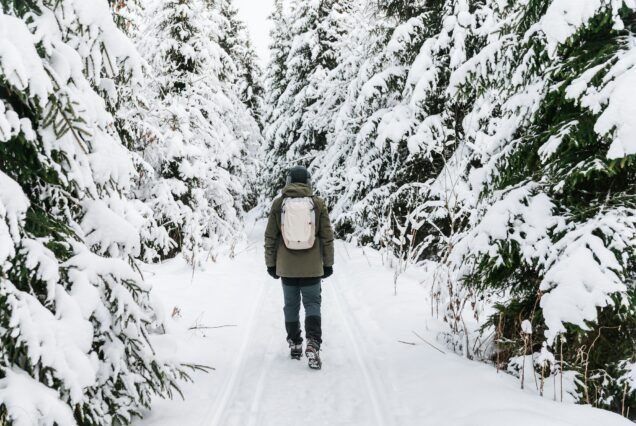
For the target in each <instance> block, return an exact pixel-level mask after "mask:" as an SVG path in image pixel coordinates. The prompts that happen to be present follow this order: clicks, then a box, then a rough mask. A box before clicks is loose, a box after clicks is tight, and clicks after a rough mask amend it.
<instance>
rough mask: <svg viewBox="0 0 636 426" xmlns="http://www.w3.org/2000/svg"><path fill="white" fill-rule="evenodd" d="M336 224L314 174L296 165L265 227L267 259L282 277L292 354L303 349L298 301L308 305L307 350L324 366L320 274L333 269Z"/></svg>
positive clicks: (276, 275) (269, 269)
mask: <svg viewBox="0 0 636 426" xmlns="http://www.w3.org/2000/svg"><path fill="white" fill-rule="evenodd" d="M333 258H334V244H333V230H332V228H331V223H330V221H329V215H328V213H327V208H326V206H325V202H324V201H323V200H322V199H320V198H319V197H317V196H315V195H313V191H312V188H311V176H310V175H309V172H308V171H307V169H306V168H305V167H302V166H296V167H293V168H291V169H290V170H289V172H288V174H287V185H286V186H285V188H283V191H282V195H281V196H280V197H278V198H276V199H275V200H274V202H273V204H272V208H271V210H270V213H269V220H268V222H267V229H266V230H265V263H266V264H267V272H268V273H269V274H270V275H271V276H272V278H274V279H278V278H282V281H283V295H284V299H285V307H284V309H283V311H284V313H285V328H286V330H287V342H288V343H289V347H290V350H291V357H292V358H293V359H300V358H301V357H302V353H303V346H302V344H303V339H302V337H301V329H300V302H301V296H302V303H303V306H304V308H305V335H306V337H307V347H306V349H305V355H306V356H307V359H308V361H309V367H311V368H314V369H320V368H321V367H322V363H321V361H320V354H319V351H320V345H321V343H322V320H321V316H320V303H321V294H320V293H321V280H322V279H323V278H327V277H329V276H330V275H331V274H333Z"/></svg>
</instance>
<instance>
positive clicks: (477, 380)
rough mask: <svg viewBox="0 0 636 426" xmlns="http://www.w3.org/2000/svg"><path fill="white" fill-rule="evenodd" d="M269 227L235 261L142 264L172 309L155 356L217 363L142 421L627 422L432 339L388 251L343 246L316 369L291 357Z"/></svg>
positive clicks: (416, 285) (226, 425) (412, 283)
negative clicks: (270, 260) (265, 238)
mask: <svg viewBox="0 0 636 426" xmlns="http://www.w3.org/2000/svg"><path fill="white" fill-rule="evenodd" d="M252 223H253V222H252ZM263 227H264V224H263V223H262V222H258V223H256V224H255V225H254V224H251V225H248V228H247V232H248V234H249V239H248V241H246V242H244V243H242V244H241V245H240V246H238V247H237V248H236V250H235V254H236V256H235V257H234V258H229V257H227V256H223V257H221V258H219V260H218V261H217V263H208V264H206V265H205V266H204V267H203V269H200V270H194V271H193V270H192V268H191V267H189V266H188V265H187V264H186V263H185V262H184V261H183V260H182V259H175V260H171V261H168V262H165V263H163V264H161V265H152V266H151V265H147V266H145V267H144V268H143V269H144V275H145V276H146V277H147V279H148V280H149V281H150V282H151V283H152V284H153V286H154V290H153V298H156V299H161V302H157V304H158V305H162V306H163V315H164V316H165V317H166V329H167V331H168V333H167V334H166V335H163V336H155V337H153V345H154V347H155V349H156V350H157V351H158V353H159V356H160V357H162V358H164V359H169V360H171V361H176V360H180V361H182V362H194V363H201V364H205V365H208V366H211V367H214V368H215V369H216V370H215V371H212V372H210V373H208V374H204V373H200V374H199V373H197V374H195V375H194V379H195V381H194V383H191V384H187V385H185V386H184V387H183V390H184V395H185V400H174V401H164V400H157V401H155V403H154V404H153V408H152V411H151V412H149V413H147V414H148V415H147V417H146V418H145V419H143V420H140V421H138V422H136V423H135V424H136V425H137V426H144V425H153V426H173V425H179V426H189V425H200V424H209V425H223V426H232V425H255V424H259V425H276V426H285V425H296V424H299V423H302V424H305V425H308V426H314V425H396V426H397V425H400V426H408V425H423V424H427V425H446V426H468V425H484V424H488V425H490V426H499V425H501V426H504V425H505V426H509V425H512V424H514V425H515V426H525V425H527V426H535V425H538V424H541V425H547V426H569V425H577V426H586V425H589V426H597V425H604V426H619V425H625V426H627V425H629V424H631V423H630V422H629V421H627V420H625V419H623V418H621V417H620V416H618V415H616V414H613V413H610V412H606V411H602V410H597V409H593V408H591V407H588V406H578V405H572V404H561V403H557V402H555V401H553V399H554V398H553V391H552V388H549V392H548V391H547V389H548V388H547V387H546V392H545V395H546V396H545V397H543V398H541V397H539V396H537V390H536V389H534V384H532V383H531V382H530V381H528V378H526V390H525V391H522V390H520V389H519V387H520V385H519V381H518V379H517V378H515V377H513V376H511V375H508V374H505V373H499V374H497V372H496V371H495V369H494V368H493V367H491V366H489V365H486V364H483V363H480V362H474V361H468V360H466V359H464V358H461V357H459V356H457V355H455V354H453V353H451V352H449V351H448V350H446V349H445V348H444V346H443V344H442V343H440V342H438V341H437V340H436V336H437V335H438V333H439V332H440V331H442V330H444V327H445V325H444V324H443V323H442V321H441V320H437V319H435V318H433V317H431V316H430V314H428V313H427V311H428V309H427V306H429V305H430V283H428V282H424V283H421V282H420V281H421V277H422V276H423V272H422V271H420V270H418V269H413V268H411V269H408V270H407V272H406V273H405V274H403V275H401V276H400V277H399V283H398V293H397V295H396V296H394V295H393V277H394V271H393V270H391V269H390V268H388V267H387V266H385V265H386V258H385V259H383V257H382V255H381V254H380V253H379V252H377V251H374V250H370V249H368V248H359V247H355V246H353V245H351V244H347V243H344V242H340V241H338V242H337V244H336V255H337V258H336V264H335V268H334V269H335V274H334V276H333V277H332V278H329V279H327V280H325V281H324V283H323V327H324V345H323V351H322V357H323V361H324V365H323V369H322V370H321V371H313V370H310V369H309V368H308V367H307V365H306V360H305V358H303V359H302V360H301V361H294V360H291V359H289V354H288V349H287V345H286V342H285V335H284V326H283V324H284V320H283V313H282V291H281V289H280V283H279V282H278V281H274V280H272V279H271V278H269V276H267V274H266V273H265V267H264V264H263V251H262V248H261V246H262V232H263ZM226 254H227V253H226ZM223 326H225V327H223ZM190 327H200V329H198V330H189V328H190ZM204 327H221V328H208V329H206V328H204ZM413 331H415V332H416V333H417V334H419V335H420V336H421V337H422V338H423V339H425V340H426V342H428V343H430V344H432V345H434V346H436V347H437V348H439V349H441V350H443V351H444V352H445V353H441V352H439V351H438V350H437V349H435V348H433V347H431V346H430V345H429V344H427V343H425V342H424V341H422V340H420V339H419V338H418V337H416V336H415V335H414V334H413ZM403 342H404V343H403ZM545 357H548V355H547V354H544V358H545ZM565 383H566V385H569V383H571V380H565ZM555 386H558V381H556V384H555ZM566 390H567V389H566ZM556 392H558V389H556Z"/></svg>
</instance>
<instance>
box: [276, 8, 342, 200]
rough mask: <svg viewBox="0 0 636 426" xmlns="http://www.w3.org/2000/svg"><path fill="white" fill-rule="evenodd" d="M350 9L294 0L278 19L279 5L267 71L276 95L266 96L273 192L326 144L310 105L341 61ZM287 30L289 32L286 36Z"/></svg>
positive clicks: (324, 134)
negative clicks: (296, 166)
mask: <svg viewBox="0 0 636 426" xmlns="http://www.w3.org/2000/svg"><path fill="white" fill-rule="evenodd" d="M349 8H350V5H349V2H347V1H334V0H321V1H315V2H305V1H295V2H294V3H293V4H292V9H291V13H290V16H289V17H280V18H279V16H281V15H282V4H279V5H278V6H277V11H276V12H275V18H274V19H275V22H274V23H275V25H276V26H277V28H276V29H275V33H274V34H273V40H274V46H273V49H272V50H273V53H272V66H271V67H272V68H273V70H272V73H271V74H270V76H268V84H269V85H268V90H271V91H273V92H274V94H273V95H272V96H271V98H269V99H267V101H268V108H269V110H270V111H271V112H270V113H269V114H268V121H267V126H266V130H265V135H266V140H267V144H268V150H267V152H268V157H267V158H266V159H265V163H266V167H267V168H268V170H267V172H266V175H267V177H266V184H265V186H266V187H267V188H268V190H269V194H268V195H274V194H275V192H276V191H277V190H279V189H280V188H281V187H282V184H283V182H284V175H285V173H284V171H285V170H286V169H287V168H288V167H289V166H290V165H293V164H305V165H309V163H310V162H311V160H312V159H314V158H316V156H318V155H319V154H320V152H321V150H323V149H324V148H325V147H326V143H327V141H326V133H325V132H324V129H316V128H314V127H313V126H312V123H313V122H314V120H313V119H312V118H311V117H310V116H311V112H309V108H310V106H311V105H312V104H314V103H315V102H316V101H317V99H318V94H317V90H318V86H319V85H320V84H321V83H322V81H323V80H324V78H325V76H326V74H327V73H328V72H329V71H330V70H332V69H333V68H335V66H336V65H337V63H336V58H337V57H338V53H337V52H336V48H337V46H338V43H339V42H340V39H341V38H342V37H343V36H344V34H345V33H346V32H347V29H348V26H347V25H346V24H345V19H344V16H346V12H347V11H348V10H349ZM281 18H282V19H281ZM288 25H289V26H288ZM285 31H288V32H289V33H290V35H289V36H287V35H284V32H285ZM277 32H278V33H280V35H279V34H277ZM286 37H289V41H288V42H286V41H285V38H286ZM287 46H289V47H287ZM286 49H289V50H288V51H286ZM281 53H286V57H284V58H283V57H281ZM282 61H284V64H283V63H282ZM283 70H284V73H283V74H280V72H281V71H283ZM271 101H275V102H274V103H270V102H271Z"/></svg>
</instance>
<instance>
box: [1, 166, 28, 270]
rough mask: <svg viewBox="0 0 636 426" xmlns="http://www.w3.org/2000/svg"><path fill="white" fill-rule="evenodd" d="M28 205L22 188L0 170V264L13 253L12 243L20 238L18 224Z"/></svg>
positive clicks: (22, 218)
mask: <svg viewBox="0 0 636 426" xmlns="http://www.w3.org/2000/svg"><path fill="white" fill-rule="evenodd" d="M28 207H29V200H28V199H27V197H26V195H24V192H22V188H20V185H18V184H17V183H16V182H15V181H14V180H13V179H11V178H10V177H9V176H7V175H6V174H4V173H3V172H2V171H0V219H4V220H0V265H2V264H3V263H4V262H6V260H7V259H8V258H10V257H11V256H13V255H14V254H15V247H14V243H15V242H17V241H19V239H20V229H19V225H20V223H21V222H22V221H23V220H24V217H25V215H26V210H27V208H28Z"/></svg>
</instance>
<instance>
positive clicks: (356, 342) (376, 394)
mask: <svg viewBox="0 0 636 426" xmlns="http://www.w3.org/2000/svg"><path fill="white" fill-rule="evenodd" d="M345 250H346V249H345V248H344V247H343V248H342V249H341V250H338V252H337V253H338V258H339V259H340V262H339V265H342V268H343V270H342V272H341V273H340V274H338V275H334V276H333V279H331V280H332V281H333V282H331V283H328V284H327V285H324V288H325V290H326V291H325V293H326V294H328V295H329V296H330V299H331V300H332V301H333V302H334V305H335V306H336V309H337V311H338V314H339V317H340V318H341V322H340V323H341V324H342V327H343V328H344V329H345V332H346V334H347V337H348V338H349V342H351V346H352V349H353V353H354V355H355V358H356V362H357V364H358V368H359V369H360V371H361V373H362V375H363V377H364V381H365V384H366V386H365V388H366V390H367V392H368V394H369V398H370V400H371V404H372V407H373V412H374V414H375V418H376V421H377V424H378V425H380V426H382V425H387V426H389V425H390V426H393V425H394V422H393V419H392V418H391V414H390V411H389V410H388V409H387V408H386V407H385V406H384V405H383V402H381V401H386V400H387V398H386V397H385V396H384V395H382V394H383V392H382V389H383V388H382V387H381V386H379V385H378V383H377V376H376V375H374V374H372V371H373V369H372V368H369V366H368V364H367V359H365V357H364V354H366V353H368V352H366V351H364V349H362V348H365V347H367V348H368V345H365V344H364V342H362V336H363V334H362V333H361V331H360V330H359V328H358V326H357V322H356V319H355V318H354V317H353V315H352V310H351V309H350V307H348V306H346V304H345V302H343V301H342V295H341V294H340V288H341V286H342V285H343V284H342V283H341V281H340V278H339V277H340V276H346V277H348V279H349V281H350V282H353V281H356V278H355V275H354V274H353V273H348V272H349V271H348V270H347V267H346V265H347V261H346V259H345V257H344V256H343V254H342V253H343V252H345Z"/></svg>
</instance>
